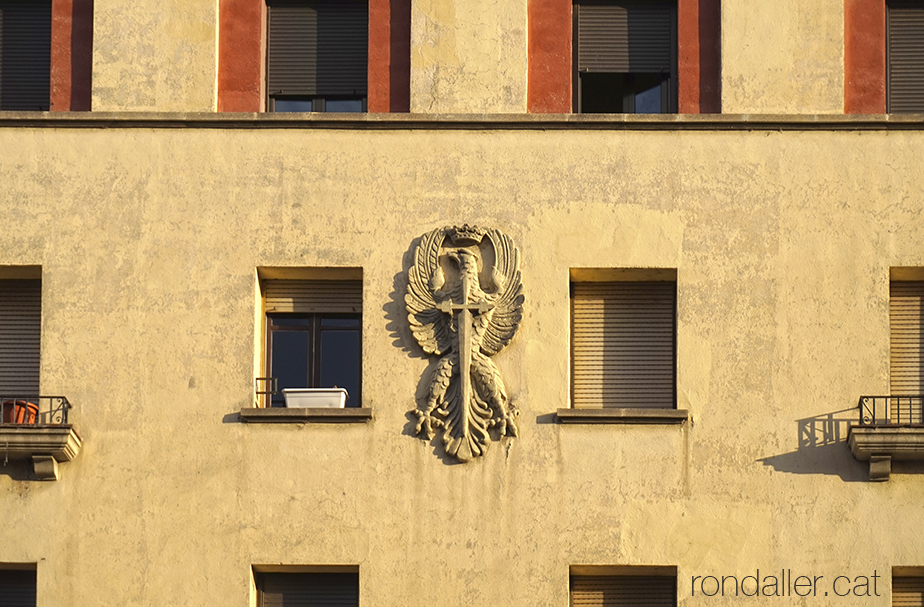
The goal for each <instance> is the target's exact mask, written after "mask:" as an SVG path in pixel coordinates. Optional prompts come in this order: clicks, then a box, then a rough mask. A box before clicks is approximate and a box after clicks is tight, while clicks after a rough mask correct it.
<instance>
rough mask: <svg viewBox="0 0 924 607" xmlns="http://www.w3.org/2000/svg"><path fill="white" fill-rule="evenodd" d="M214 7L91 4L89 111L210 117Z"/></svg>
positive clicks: (210, 3)
mask: <svg viewBox="0 0 924 607" xmlns="http://www.w3.org/2000/svg"><path fill="white" fill-rule="evenodd" d="M217 25H218V2H216V1H215V0H138V1H136V2H124V1H120V0H94V4H93V95H92V104H93V105H92V107H93V110H94V111H153V110H156V111H162V112H167V111H174V112H178V111H185V112H207V111H214V110H215V108H216V103H217V93H216V78H217V69H218V68H217V66H218V46H217V39H218V38H217V29H216V28H217Z"/></svg>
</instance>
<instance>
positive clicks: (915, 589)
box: [892, 577, 924, 607]
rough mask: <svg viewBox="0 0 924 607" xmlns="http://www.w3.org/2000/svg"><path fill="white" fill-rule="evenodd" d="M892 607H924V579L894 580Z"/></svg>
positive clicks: (905, 578) (897, 578) (900, 578)
mask: <svg viewBox="0 0 924 607" xmlns="http://www.w3.org/2000/svg"><path fill="white" fill-rule="evenodd" d="M892 607H924V577H896V578H892Z"/></svg>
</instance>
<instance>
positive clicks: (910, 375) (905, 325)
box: [889, 281, 924, 423]
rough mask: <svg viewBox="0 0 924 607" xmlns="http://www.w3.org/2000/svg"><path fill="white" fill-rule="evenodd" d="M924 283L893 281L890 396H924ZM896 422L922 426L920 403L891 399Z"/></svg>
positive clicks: (918, 400)
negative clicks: (922, 379)
mask: <svg viewBox="0 0 924 607" xmlns="http://www.w3.org/2000/svg"><path fill="white" fill-rule="evenodd" d="M922 299H924V281H892V282H891V283H890V285H889V331H890V347H889V393H890V394H891V395H893V396H918V395H920V394H921V392H922V381H921V378H922V375H924V360H922V357H921V345H922V343H921V342H922V339H921V331H922V329H924V323H922V312H924V309H922V306H921V302H922ZM890 409H891V410H890V416H891V418H892V419H893V421H902V422H905V423H921V400H920V399H891V401H890Z"/></svg>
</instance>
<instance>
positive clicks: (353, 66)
mask: <svg viewBox="0 0 924 607" xmlns="http://www.w3.org/2000/svg"><path fill="white" fill-rule="evenodd" d="M368 15H369V10H368V4H367V2H366V0H306V1H302V2H293V1H283V0H274V1H272V2H269V3H268V8H267V21H268V28H269V33H268V36H267V65H268V74H267V87H268V89H269V91H270V93H271V94H272V93H277V92H281V93H282V94H284V95H303V96H328V95H330V96H337V95H365V94H366V80H367V75H368V69H367V65H368V54H369V53H368V37H369V35H368V23H369V16H368Z"/></svg>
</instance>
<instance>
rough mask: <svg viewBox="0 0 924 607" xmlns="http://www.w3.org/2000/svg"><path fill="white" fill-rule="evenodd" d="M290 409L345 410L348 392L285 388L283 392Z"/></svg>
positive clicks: (336, 389)
mask: <svg viewBox="0 0 924 607" xmlns="http://www.w3.org/2000/svg"><path fill="white" fill-rule="evenodd" d="M282 395H283V397H285V399H286V407H289V408H301V409H304V408H306V407H307V408H324V409H343V408H344V407H345V406H346V399H347V391H346V390H344V389H343V388H285V389H283V391H282Z"/></svg>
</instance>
